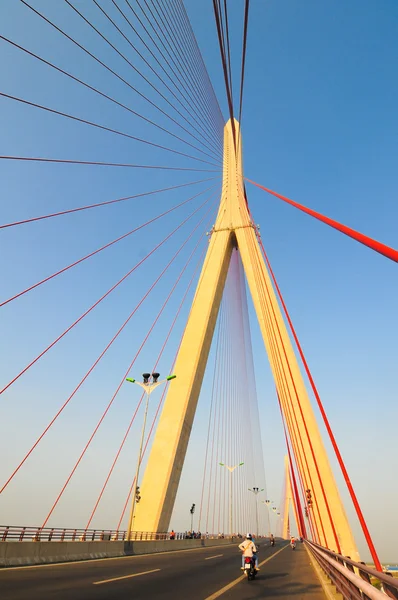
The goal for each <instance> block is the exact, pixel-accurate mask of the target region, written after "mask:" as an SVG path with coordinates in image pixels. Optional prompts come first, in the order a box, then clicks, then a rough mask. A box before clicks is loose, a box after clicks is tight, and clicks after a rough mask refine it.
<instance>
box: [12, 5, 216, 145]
mask: <svg viewBox="0 0 398 600" xmlns="http://www.w3.org/2000/svg"><path fill="white" fill-rule="evenodd" d="M21 2H22V3H23V4H24V5H25V6H26V7H27V8H29V9H30V10H32V11H33V12H34V13H35V14H36V15H38V16H39V17H40V18H41V19H43V20H44V21H46V23H48V24H49V25H51V27H53V28H54V29H56V30H57V31H58V32H59V33H61V34H62V35H63V36H64V37H66V38H67V39H68V40H69V41H71V42H72V43H73V44H75V45H76V46H77V47H78V48H80V49H81V50H83V52H85V53H86V54H87V55H88V56H90V57H91V58H93V59H94V60H95V61H96V62H97V63H98V64H100V65H101V66H102V67H104V68H105V69H106V70H107V71H108V72H109V73H112V75H114V76H115V77H116V78H117V79H119V81H121V82H122V83H124V84H125V85H126V86H127V87H128V88H129V89H131V90H132V91H134V92H135V93H136V94H138V96H140V97H141V98H142V99H143V100H146V102H148V103H149V104H150V105H151V106H153V107H154V108H155V109H156V110H158V111H159V112H160V113H161V114H162V115H164V116H165V117H167V118H168V119H170V120H171V121H172V122H173V123H174V124H175V125H177V126H178V127H180V128H181V129H182V130H183V131H185V132H186V133H187V134H188V135H190V136H191V137H192V138H194V139H195V140H196V141H198V142H199V143H201V144H203V142H201V141H200V140H199V139H198V138H197V137H196V136H194V135H193V134H192V133H191V132H190V131H189V130H188V129H186V128H185V127H183V126H182V125H181V124H180V123H178V121H176V120H175V119H173V117H171V116H170V115H169V114H168V113H167V112H165V111H164V110H163V109H162V108H160V106H158V105H157V104H156V103H155V102H152V100H151V99H150V98H148V96H145V94H143V93H142V92H140V91H139V90H138V89H137V88H136V87H134V86H133V85H131V84H130V83H129V82H128V81H127V80H126V79H124V78H123V77H122V76H121V75H119V74H118V73H117V72H116V71H114V70H113V69H111V68H110V67H109V66H108V65H106V64H105V63H104V62H103V61H102V60H100V59H99V58H97V57H96V56H95V55H94V54H92V53H91V52H89V50H87V48H85V47H84V46H82V44H79V42H77V41H76V40H75V39H73V38H72V37H71V36H70V35H68V34H67V33H66V32H65V31H63V30H62V29H61V28H60V27H58V26H57V25H55V23H53V22H52V21H50V19H48V18H47V17H45V16H44V15H43V14H42V13H40V12H39V11H38V10H36V9H35V8H33V6H30V4H28V3H27V2H26V1H25V0H21ZM65 2H66V3H67V4H68V5H69V6H70V8H72V9H73V10H74V11H75V12H76V13H77V14H78V15H79V16H80V17H81V18H82V19H83V20H84V21H85V22H86V23H87V24H88V25H89V26H90V27H91V28H92V29H93V30H94V31H95V32H96V33H97V34H98V35H99V36H100V37H101V38H102V39H103V40H104V41H105V42H106V43H107V44H109V45H110V46H111V48H113V50H115V52H117V54H118V55H119V56H120V57H121V58H123V59H124V60H125V61H126V62H127V63H128V64H129V65H130V67H132V68H133V69H134V71H136V73H137V74H138V75H140V76H141V77H143V78H144V80H145V81H146V82H147V83H148V85H150V86H151V87H152V88H153V89H154V90H155V91H156V92H158V93H159V94H160V92H159V90H157V89H156V87H155V86H154V85H153V84H152V83H151V82H150V81H149V80H148V79H146V78H145V77H144V76H143V75H142V73H141V72H140V71H139V70H138V69H137V68H136V67H135V66H134V65H133V64H132V63H131V62H130V61H129V60H127V59H126V57H125V56H124V55H123V54H122V53H121V52H119V50H117V48H116V47H115V46H114V45H113V44H111V42H109V40H108V39H107V38H106V37H105V36H104V35H103V34H102V33H101V32H100V31H99V30H98V29H96V27H94V25H93V24H92V23H90V21H89V20H88V19H86V17H85V16H84V15H83V14H82V13H81V12H79V11H78V9H77V8H76V7H75V6H73V4H71V3H70V2H69V0H65ZM160 95H161V94H160ZM203 145H205V144H203ZM197 150H199V151H200V149H199V148H197Z"/></svg>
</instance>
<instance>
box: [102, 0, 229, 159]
mask: <svg viewBox="0 0 398 600" xmlns="http://www.w3.org/2000/svg"><path fill="white" fill-rule="evenodd" d="M113 1H114V0H113ZM166 8H167V5H166ZM168 8H169V13H168V14H169V17H170V21H171V23H172V24H173V26H174V38H175V39H181V40H182V41H183V42H185V49H184V48H182V53H183V56H184V57H187V56H190V62H191V71H192V77H193V79H194V80H195V78H196V82H197V93H198V99H199V97H200V99H201V102H202V104H201V106H200V108H201V111H202V115H203V117H204V119H205V120H207V123H208V125H209V127H210V129H211V130H212V135H213V137H214V136H215V140H216V142H217V143H218V146H219V148H220V150H221V152H222V145H221V143H220V142H221V135H220V127H217V124H216V119H215V116H216V114H215V111H214V108H215V106H214V105H213V111H214V112H213V113H212V111H211V108H210V105H209V100H210V96H209V89H207V92H206V90H205V87H206V86H205V85H203V83H204V81H203V73H202V72H201V71H200V67H199V66H198V64H197V62H198V60H197V59H198V57H197V55H195V53H194V52H192V44H189V40H188V38H187V35H186V29H185V30H184V28H183V27H182V25H181V23H180V18H179V13H178V10H177V7H176V6H175V5H174V6H173V7H171V6H169V7H168ZM173 10H174V13H173V12H172V11H173ZM185 62H187V63H188V61H185ZM202 71H203V69H202ZM206 93H207V96H206ZM210 101H211V100H210ZM223 122H224V120H222V123H223Z"/></svg>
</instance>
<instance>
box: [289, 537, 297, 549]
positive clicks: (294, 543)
mask: <svg viewBox="0 0 398 600" xmlns="http://www.w3.org/2000/svg"><path fill="white" fill-rule="evenodd" d="M290 546H291V549H292V550H294V549H295V547H296V540H295V539H294V537H293V536H292V537H291V538H290Z"/></svg>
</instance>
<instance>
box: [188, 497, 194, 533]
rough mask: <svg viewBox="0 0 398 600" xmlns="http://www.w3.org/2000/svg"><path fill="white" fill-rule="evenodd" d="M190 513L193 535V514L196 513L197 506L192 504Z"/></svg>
mask: <svg viewBox="0 0 398 600" xmlns="http://www.w3.org/2000/svg"><path fill="white" fill-rule="evenodd" d="M189 512H190V513H191V533H193V514H194V512H195V504H192V506H191V510H190V511H189Z"/></svg>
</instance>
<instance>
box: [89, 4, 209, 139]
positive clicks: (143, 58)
mask: <svg viewBox="0 0 398 600" xmlns="http://www.w3.org/2000/svg"><path fill="white" fill-rule="evenodd" d="M93 1H94V4H95V5H96V6H97V7H98V8H99V10H100V11H101V12H102V13H103V14H104V15H105V17H106V18H107V19H108V20H109V21H110V22H111V23H112V25H113V26H114V27H115V28H116V29H117V31H118V32H119V33H120V35H121V36H122V37H123V38H124V39H125V41H126V42H127V43H128V44H129V45H130V46H131V48H133V50H135V52H136V53H137V54H138V56H139V57H140V58H141V60H142V61H143V62H144V63H145V64H146V66H147V67H148V68H149V69H150V70H151V71H152V73H154V75H155V76H156V77H157V78H158V79H159V80H160V81H161V82H162V84H163V85H164V86H165V88H166V89H167V90H168V92H170V93H171V94H172V96H173V98H174V99H175V100H177V102H178V103H179V104H181V106H182V107H183V108H184V110H185V111H186V112H187V113H188V114H189V116H190V117H191V119H193V120H194V121H195V123H196V124H198V125H199V127H200V129H201V131H200V130H199V129H197V127H195V126H194V125H193V124H192V122H190V121H189V120H188V119H187V118H186V116H185V115H184V114H183V113H182V112H181V111H180V110H178V109H177V108H176V106H175V104H173V103H172V102H170V100H169V99H168V98H167V97H166V96H165V95H164V94H162V93H161V92H160V91H159V89H158V88H157V87H156V86H155V85H153V84H152V83H151V82H150V81H149V79H147V78H146V77H144V76H143V75H142V73H141V72H139V73H140V75H141V76H142V77H143V78H144V80H145V81H146V82H147V83H148V85H150V87H152V89H154V90H155V91H156V92H157V93H158V94H159V95H160V97H161V98H163V100H164V101H165V102H166V103H167V104H168V105H169V106H170V107H171V108H172V109H173V110H175V111H176V113H177V114H178V115H179V116H180V117H181V118H182V119H184V121H185V122H186V123H188V125H190V126H191V127H192V129H193V130H194V131H196V133H198V134H199V135H200V136H201V137H202V138H203V139H204V140H206V141H205V143H204V142H202V141H200V140H199V139H198V138H195V139H198V141H199V142H200V143H202V144H203V145H206V146H207V147H209V146H208V144H209V143H210V144H211V145H212V144H213V140H212V139H211V137H210V138H209V136H208V133H207V132H206V130H205V129H204V128H203V127H202V125H201V124H200V122H198V121H197V120H196V118H195V116H194V115H192V113H190V112H189V111H188V110H187V109H186V107H185V106H184V105H183V104H182V103H181V101H180V99H179V98H178V96H176V95H175V94H174V92H173V90H171V88H170V87H169V86H168V84H167V83H166V82H165V81H164V79H163V78H162V77H161V76H160V75H159V73H158V72H157V71H155V69H154V68H153V67H152V65H151V64H150V63H149V62H148V61H147V60H146V58H145V56H144V55H143V54H141V52H140V51H139V50H138V48H136V47H135V46H134V44H132V43H131V41H130V40H129V38H128V37H127V36H126V35H125V34H124V33H123V31H122V30H121V29H120V27H118V26H117V25H116V23H115V21H113V19H111V17H110V16H109V15H108V13H107V12H106V11H105V10H104V9H103V8H102V7H101V6H100V5H99V4H98V2H97V1H96V0H93ZM113 4H114V6H115V7H116V9H117V10H118V11H119V13H120V14H121V15H122V16H123V17H124V18H125V19H126V21H127V22H128V23H129V24H130V22H129V21H128V19H127V18H126V16H125V14H124V12H123V11H122V10H121V8H119V6H118V5H117V4H116V2H115V0H113ZM133 30H134V31H135V29H134V28H133ZM136 34H137V36H138V37H140V39H141V40H142V38H141V36H140V35H139V34H138V32H136ZM122 56H123V55H122ZM123 58H124V59H125V60H126V61H127V62H128V64H129V65H130V66H132V64H131V63H130V62H129V61H128V60H127V59H126V58H125V57H124V56H123ZM133 68H134V69H135V67H133ZM206 138H207V139H206Z"/></svg>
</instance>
